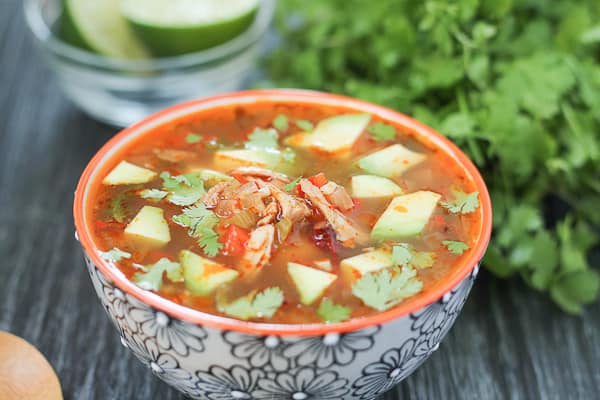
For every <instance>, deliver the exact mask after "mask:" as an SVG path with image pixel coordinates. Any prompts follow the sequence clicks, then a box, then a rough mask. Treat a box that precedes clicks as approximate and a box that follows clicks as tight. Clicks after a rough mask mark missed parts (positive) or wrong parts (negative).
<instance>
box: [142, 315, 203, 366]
mask: <svg viewBox="0 0 600 400" xmlns="http://www.w3.org/2000/svg"><path fill="white" fill-rule="evenodd" d="M130 314H131V318H132V319H133V320H134V321H135V322H136V323H138V324H139V327H140V329H141V331H142V332H143V333H144V335H147V336H150V337H156V342H157V344H158V346H159V347H160V348H161V349H163V350H170V349H173V351H175V352H176V353H177V354H180V355H182V356H187V355H188V354H189V353H190V351H195V352H201V351H203V350H204V342H203V340H204V339H206V337H207V334H206V331H205V330H204V328H202V327H201V326H198V325H194V324H188V323H185V322H183V321H180V320H178V319H173V318H170V317H169V316H168V315H166V314H165V313H163V312H161V311H158V310H155V309H153V308H151V307H148V306H145V305H142V306H141V307H139V306H138V307H132V308H131V310H130Z"/></svg>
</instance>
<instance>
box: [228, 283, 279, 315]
mask: <svg viewBox="0 0 600 400" xmlns="http://www.w3.org/2000/svg"><path fill="white" fill-rule="evenodd" d="M283 299H284V298H283V291H282V290H281V289H280V288H278V287H269V288H266V289H264V290H263V291H261V292H258V293H257V292H256V291H252V292H250V293H249V294H247V295H246V296H244V297H240V298H238V299H236V300H234V301H232V302H231V303H228V304H224V301H223V299H222V298H221V297H220V296H217V308H218V310H219V311H220V312H222V313H224V314H227V315H229V316H232V317H235V318H239V319H243V320H248V319H250V318H271V317H272V316H273V315H274V314H275V312H276V311H277V309H278V308H279V307H281V305H282V304H283Z"/></svg>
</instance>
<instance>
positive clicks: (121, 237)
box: [88, 102, 481, 324]
mask: <svg viewBox="0 0 600 400" xmlns="http://www.w3.org/2000/svg"><path fill="white" fill-rule="evenodd" d="M101 175H102V177H101V178H102V179H101V181H99V182H97V183H96V184H95V186H93V187H92V189H91V192H90V196H89V198H90V200H89V203H88V204H89V209H88V220H89V221H91V224H90V225H91V226H92V234H93V239H94V241H95V243H96V245H97V247H98V248H99V249H101V251H102V254H101V255H102V257H103V258H104V259H105V260H106V261H107V262H110V263H113V264H114V265H116V266H117V267H118V268H119V269H120V270H121V271H122V272H123V273H124V274H125V275H126V276H127V277H128V278H129V279H130V280H132V281H133V282H134V283H136V284H137V285H138V286H140V287H141V288H143V289H145V290H151V291H154V292H157V293H158V294H159V295H161V296H163V297H165V298H167V299H169V300H170V301H173V302H175V303H178V304H181V305H184V306H187V307H190V308H193V309H197V310H200V311H203V312H206V313H210V314H215V315H221V316H224V317H230V318H236V319H242V320H250V321H259V322H269V323H287V324H296V323H298V324H300V323H315V322H325V323H334V322H341V321H345V320H348V319H353V318H361V317H364V316H367V315H371V314H373V313H377V312H381V311H384V310H387V309H390V308H392V307H394V306H396V305H398V304H400V303H402V302H407V301H412V300H414V299H415V298H417V297H418V296H420V295H422V294H423V293H426V292H427V291H428V290H431V288H432V287H433V286H434V285H435V284H437V283H439V282H440V281H442V280H444V279H445V278H446V277H447V276H448V275H449V274H450V273H451V272H452V271H453V270H454V269H455V268H457V266H458V265H459V264H460V263H461V260H462V259H463V258H464V257H467V256H468V254H469V250H470V247H472V246H473V245H474V241H473V235H474V232H477V231H478V229H479V227H480V224H481V214H480V207H479V201H478V193H477V192H476V188H475V187H474V184H473V183H472V182H471V180H470V179H468V177H467V176H465V172H464V171H463V170H462V169H461V167H460V166H458V165H457V164H456V162H455V161H454V160H453V159H451V158H450V156H448V155H447V154H445V153H444V152H443V151H441V150H440V149H438V148H437V147H435V146H434V145H432V144H431V143H426V142H424V141H420V140H418V138H417V137H416V136H415V134H414V133H413V132H407V131H404V130H403V129H402V127H400V126H396V125H394V124H393V123H391V122H389V121H385V120H382V119H380V118H378V117H377V116H375V115H369V114H366V113H360V112H357V111H356V110H349V109H345V108H343V107H332V106H322V105H319V106H314V105H304V104H294V103H281V104H274V103H271V102H263V103H261V102H259V103H255V104H244V105H238V106H235V107H230V108H217V109H212V110H205V111H201V112H197V113H195V114H192V115H188V116H185V117H182V118H179V119H176V120H175V121H172V122H169V123H164V124H163V125H161V126H158V127H155V128H152V129H150V130H148V131H147V132H145V133H144V134H142V135H141V137H139V138H137V139H135V140H134V141H133V142H131V143H129V144H128V145H126V146H125V147H123V148H122V149H120V150H119V151H118V152H117V154H116V155H114V156H113V157H112V158H111V160H110V161H109V162H108V163H107V164H106V165H105V168H104V170H103V171H102V172H101Z"/></svg>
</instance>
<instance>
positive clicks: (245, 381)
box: [196, 365, 264, 400]
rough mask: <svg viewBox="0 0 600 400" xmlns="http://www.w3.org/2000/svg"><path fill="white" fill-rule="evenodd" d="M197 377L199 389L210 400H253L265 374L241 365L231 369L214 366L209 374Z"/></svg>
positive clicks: (199, 374) (200, 372)
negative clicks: (257, 385) (260, 379)
mask: <svg viewBox="0 0 600 400" xmlns="http://www.w3.org/2000/svg"><path fill="white" fill-rule="evenodd" d="M196 376H197V377H198V383H197V387H198V389H200V391H201V392H202V394H203V395H204V396H206V398H208V399H210V400H251V399H253V397H252V392H253V391H254V390H255V388H256V384H257V383H258V380H259V378H262V377H263V376H264V373H263V372H262V371H260V370H258V369H252V370H247V369H246V368H244V367H242V366H239V365H235V366H233V367H232V368H230V369H225V368H223V367H219V366H212V367H210V369H209V370H208V372H203V371H198V372H196Z"/></svg>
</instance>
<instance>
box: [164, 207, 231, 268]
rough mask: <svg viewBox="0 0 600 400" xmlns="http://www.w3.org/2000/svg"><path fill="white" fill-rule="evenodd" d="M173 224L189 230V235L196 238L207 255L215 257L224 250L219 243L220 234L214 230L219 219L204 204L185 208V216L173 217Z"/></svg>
mask: <svg viewBox="0 0 600 400" xmlns="http://www.w3.org/2000/svg"><path fill="white" fill-rule="evenodd" d="M173 222H175V223H177V224H179V225H181V226H184V227H187V228H189V230H188V234H189V235H190V236H191V237H193V238H196V240H197V242H198V246H200V248H202V250H203V251H204V253H205V254H206V255H208V256H210V257H214V256H216V255H217V254H218V253H219V252H220V251H221V249H222V248H223V244H222V243H220V242H219V234H218V233H217V232H216V231H215V230H214V229H213V228H214V227H215V225H217V223H218V222H219V218H218V217H217V216H216V215H215V213H214V212H212V211H210V210H208V209H206V206H205V205H204V204H198V205H195V206H192V207H188V208H184V209H183V214H179V215H175V216H173Z"/></svg>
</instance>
